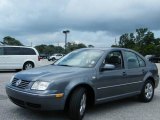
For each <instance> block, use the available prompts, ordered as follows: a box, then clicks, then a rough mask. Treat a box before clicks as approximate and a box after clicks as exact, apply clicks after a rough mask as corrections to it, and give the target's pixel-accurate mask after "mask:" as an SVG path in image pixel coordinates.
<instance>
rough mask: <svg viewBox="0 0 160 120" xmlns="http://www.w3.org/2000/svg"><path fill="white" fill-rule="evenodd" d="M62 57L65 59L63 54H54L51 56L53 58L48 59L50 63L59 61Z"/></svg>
mask: <svg viewBox="0 0 160 120" xmlns="http://www.w3.org/2000/svg"><path fill="white" fill-rule="evenodd" d="M61 57H63V54H53V55H51V56H49V57H48V61H51V60H52V61H55V60H59V59H60V58H61Z"/></svg>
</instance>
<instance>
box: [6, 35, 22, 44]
mask: <svg viewBox="0 0 160 120" xmlns="http://www.w3.org/2000/svg"><path fill="white" fill-rule="evenodd" d="M3 43H5V44H7V45H16V46H23V44H22V43H21V42H20V41H19V40H16V39H15V38H12V37H10V36H6V37H4V38H3Z"/></svg>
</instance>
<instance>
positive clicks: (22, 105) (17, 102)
mask: <svg viewBox="0 0 160 120" xmlns="http://www.w3.org/2000/svg"><path fill="white" fill-rule="evenodd" d="M9 98H10V100H11V101H12V102H13V103H15V104H16V105H19V106H21V107H28V108H31V109H39V108H41V105H40V104H35V103H29V102H25V101H22V100H19V99H16V98H13V97H10V96H9Z"/></svg>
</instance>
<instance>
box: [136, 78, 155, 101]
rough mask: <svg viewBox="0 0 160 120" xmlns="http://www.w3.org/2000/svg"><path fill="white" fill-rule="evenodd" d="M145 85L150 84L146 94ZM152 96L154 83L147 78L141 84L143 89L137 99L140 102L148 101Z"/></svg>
mask: <svg viewBox="0 0 160 120" xmlns="http://www.w3.org/2000/svg"><path fill="white" fill-rule="evenodd" d="M147 86H150V87H151V89H150V90H148V91H149V92H148V93H149V94H148V95H147V92H146V91H147ZM153 96H154V83H153V82H152V80H147V81H146V82H145V83H144V85H143V89H142V91H141V94H140V95H139V99H140V101H142V102H150V101H151V100H152V99H153Z"/></svg>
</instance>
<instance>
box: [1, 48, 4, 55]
mask: <svg viewBox="0 0 160 120" xmlns="http://www.w3.org/2000/svg"><path fill="white" fill-rule="evenodd" d="M3 54H4V53H3V47H0V55H3Z"/></svg>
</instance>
